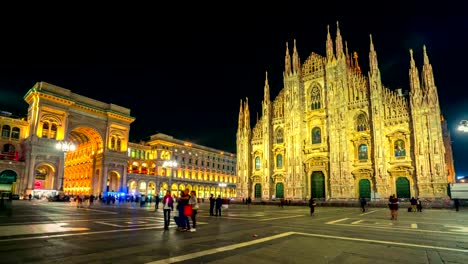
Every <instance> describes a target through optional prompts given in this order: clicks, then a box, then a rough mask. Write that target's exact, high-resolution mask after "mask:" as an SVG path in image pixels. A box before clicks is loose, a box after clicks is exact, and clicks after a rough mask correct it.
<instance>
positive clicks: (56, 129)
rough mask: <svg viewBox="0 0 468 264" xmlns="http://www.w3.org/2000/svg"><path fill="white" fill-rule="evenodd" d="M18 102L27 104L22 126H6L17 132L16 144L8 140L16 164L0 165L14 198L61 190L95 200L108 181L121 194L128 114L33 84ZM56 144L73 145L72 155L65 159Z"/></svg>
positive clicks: (68, 92)
mask: <svg viewBox="0 0 468 264" xmlns="http://www.w3.org/2000/svg"><path fill="white" fill-rule="evenodd" d="M24 99H25V101H26V102H27V103H28V104H29V108H28V118H27V121H21V120H14V119H12V118H10V119H11V120H10V121H9V122H10V123H11V122H16V124H18V127H19V128H20V130H21V133H20V138H19V139H16V138H14V139H13V138H12V136H10V138H9V139H8V140H9V142H12V143H15V144H16V146H19V147H17V148H16V149H17V150H18V151H19V155H18V156H19V159H18V160H12V161H9V162H5V161H2V162H0V173H2V172H3V171H6V170H12V171H14V172H15V173H16V175H17V176H18V177H17V181H16V188H15V190H14V192H15V193H17V194H22V195H25V194H29V193H32V192H33V191H34V190H36V191H38V190H44V191H45V190H50V191H55V193H57V192H56V191H58V190H60V187H63V190H64V192H65V193H70V194H91V193H94V194H98V193H101V192H103V191H105V190H106V189H107V184H108V180H107V179H108V178H112V176H114V175H117V178H115V177H114V178H112V179H114V180H116V181H117V182H115V183H113V184H116V185H117V186H118V187H119V189H121V190H124V191H125V186H126V174H127V156H126V153H127V144H128V133H129V130H130V124H131V123H132V122H133V120H134V118H133V117H131V116H130V110H129V109H127V108H124V107H121V106H118V105H114V104H108V103H103V102H99V101H97V100H94V99H91V98H88V97H85V96H81V95H78V94H75V93H72V92H71V91H70V90H68V89H64V88H61V87H58V86H55V85H52V84H48V83H45V82H38V83H36V84H35V85H34V87H33V88H31V89H30V90H29V91H28V93H27V94H26V95H25V96H24ZM1 120H2V123H4V122H3V120H4V119H1ZM5 135H6V134H5ZM5 139H6V138H5ZM62 140H64V141H68V142H72V143H74V144H75V145H76V146H77V148H76V150H75V151H69V152H67V153H66V156H65V155H64V153H63V152H61V151H59V150H57V149H56V148H55V145H56V143H57V142H58V141H62ZM2 143H3V142H2ZM62 180H63V184H62ZM50 194H51V193H50V192H49V193H48V195H50Z"/></svg>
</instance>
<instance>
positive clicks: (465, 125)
mask: <svg viewBox="0 0 468 264" xmlns="http://www.w3.org/2000/svg"><path fill="white" fill-rule="evenodd" d="M458 130H459V131H462V132H468V120H462V121H461V122H460V124H459V125H458Z"/></svg>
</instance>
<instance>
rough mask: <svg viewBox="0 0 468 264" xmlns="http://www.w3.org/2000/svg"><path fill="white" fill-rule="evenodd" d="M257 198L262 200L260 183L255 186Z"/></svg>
mask: <svg viewBox="0 0 468 264" xmlns="http://www.w3.org/2000/svg"><path fill="white" fill-rule="evenodd" d="M255 198H262V185H261V184H260V183H257V184H255Z"/></svg>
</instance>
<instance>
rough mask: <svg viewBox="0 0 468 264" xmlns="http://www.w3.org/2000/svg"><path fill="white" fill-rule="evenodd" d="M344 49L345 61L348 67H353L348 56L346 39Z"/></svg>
mask: <svg viewBox="0 0 468 264" xmlns="http://www.w3.org/2000/svg"><path fill="white" fill-rule="evenodd" d="M345 50H346V53H345V55H346V63H347V64H348V66H349V67H351V68H352V67H353V61H352V60H351V59H350V57H349V52H348V41H345Z"/></svg>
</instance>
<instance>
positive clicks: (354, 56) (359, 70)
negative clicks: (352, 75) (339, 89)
mask: <svg viewBox="0 0 468 264" xmlns="http://www.w3.org/2000/svg"><path fill="white" fill-rule="evenodd" d="M358 58H359V57H358V54H357V52H356V51H355V52H354V53H353V59H354V69H355V70H356V71H357V72H358V73H361V67H359V61H358Z"/></svg>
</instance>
